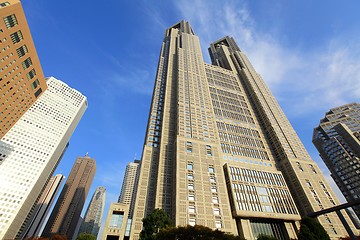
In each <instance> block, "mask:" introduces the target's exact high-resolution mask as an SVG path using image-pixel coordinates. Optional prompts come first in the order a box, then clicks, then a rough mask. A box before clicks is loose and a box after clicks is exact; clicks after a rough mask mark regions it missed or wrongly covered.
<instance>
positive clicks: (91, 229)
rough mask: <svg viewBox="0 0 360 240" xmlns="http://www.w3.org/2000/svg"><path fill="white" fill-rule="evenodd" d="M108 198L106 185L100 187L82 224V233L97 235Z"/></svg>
mask: <svg viewBox="0 0 360 240" xmlns="http://www.w3.org/2000/svg"><path fill="white" fill-rule="evenodd" d="M105 198H106V189H105V187H98V188H96V191H95V193H94V195H93V197H92V198H91V201H90V204H89V206H88V208H87V210H86V213H85V216H84V220H83V222H82V224H81V226H80V230H79V234H80V233H90V234H92V235H94V236H95V237H97V235H98V233H99V229H100V226H101V219H102V215H103V213H104V207H105Z"/></svg>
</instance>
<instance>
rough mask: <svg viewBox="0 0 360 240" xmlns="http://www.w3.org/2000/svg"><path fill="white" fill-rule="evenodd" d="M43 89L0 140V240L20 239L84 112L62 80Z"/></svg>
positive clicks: (79, 100) (82, 99) (84, 103)
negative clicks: (39, 95) (4, 239)
mask: <svg viewBox="0 0 360 240" xmlns="http://www.w3.org/2000/svg"><path fill="white" fill-rule="evenodd" d="M47 85H48V89H47V90H46V91H45V92H44V93H43V94H42V95H41V97H40V98H39V99H38V100H36V102H35V103H34V104H33V105H32V106H31V107H30V109H29V110H28V111H27V112H26V113H25V114H24V116H22V117H21V118H20V120H19V121H18V122H17V123H16V124H15V125H14V126H13V127H12V128H11V129H10V131H8V133H6V135H5V136H4V137H3V138H2V139H1V141H0V239H3V238H7V239H11V238H15V237H19V236H20V234H21V232H22V230H23V229H24V227H25V225H26V224H27V221H28V220H29V218H30V216H31V214H32V212H33V210H34V209H35V206H36V203H37V201H38V200H39V198H40V196H41V193H42V192H43V190H44V189H45V187H46V184H47V182H48V181H49V179H50V177H51V176H52V175H53V173H54V171H55V169H56V167H57V165H58V164H59V162H60V160H61V158H62V156H63V154H64V152H65V150H66V148H67V146H68V142H69V139H70V137H71V135H72V134H73V132H74V130H75V128H76V126H77V124H78V123H79V121H80V119H81V117H82V115H83V114H84V112H85V110H86V108H87V100H86V97H85V96H83V95H82V94H81V93H79V92H78V91H77V90H75V89H72V88H70V87H69V86H68V85H66V84H65V83H63V82H62V81H59V80H57V79H55V78H53V77H51V78H48V79H47Z"/></svg>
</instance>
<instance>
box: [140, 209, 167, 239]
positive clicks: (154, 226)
mask: <svg viewBox="0 0 360 240" xmlns="http://www.w3.org/2000/svg"><path fill="white" fill-rule="evenodd" d="M142 221H143V230H142V231H141V232H140V239H141V240H154V239H155V234H156V233H158V231H159V229H162V228H166V227H172V221H171V218H170V217H169V215H168V214H167V213H166V212H165V211H164V210H161V209H155V210H154V211H153V212H151V213H150V214H149V215H148V216H147V217H146V218H144V219H143V220H142Z"/></svg>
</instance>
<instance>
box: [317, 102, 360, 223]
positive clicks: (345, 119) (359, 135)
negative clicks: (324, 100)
mask: <svg viewBox="0 0 360 240" xmlns="http://www.w3.org/2000/svg"><path fill="white" fill-rule="evenodd" d="M313 143H314V145H315V147H316V148H317V150H318V151H319V153H320V157H321V158H322V160H323V161H324V162H325V164H326V166H327V167H328V168H329V170H330V172H331V177H332V178H333V179H334V180H335V182H336V184H337V186H338V187H339V188H340V190H341V192H342V193H343V194H344V196H345V198H346V200H347V201H348V202H353V201H355V200H358V199H359V198H360V104H358V103H350V104H346V105H343V106H340V107H336V108H332V109H330V111H329V112H327V113H326V114H325V117H324V118H323V119H321V120H320V124H319V126H318V127H316V128H314V134H313ZM353 209H354V211H355V213H356V215H357V216H358V217H360V206H354V207H353Z"/></svg>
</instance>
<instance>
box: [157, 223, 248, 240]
mask: <svg viewBox="0 0 360 240" xmlns="http://www.w3.org/2000/svg"><path fill="white" fill-rule="evenodd" d="M155 239H156V240H180V239H181V240H244V239H243V238H241V237H239V236H234V235H232V234H228V233H225V232H222V231H220V230H218V229H216V230H212V229H211V228H208V227H205V226H200V225H195V226H190V225H188V226H185V227H170V228H163V229H161V230H160V231H159V233H158V234H157V235H156V238H155Z"/></svg>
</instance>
